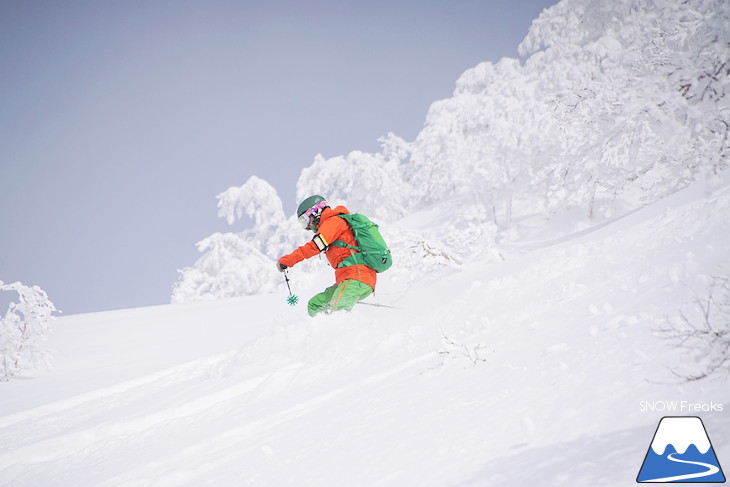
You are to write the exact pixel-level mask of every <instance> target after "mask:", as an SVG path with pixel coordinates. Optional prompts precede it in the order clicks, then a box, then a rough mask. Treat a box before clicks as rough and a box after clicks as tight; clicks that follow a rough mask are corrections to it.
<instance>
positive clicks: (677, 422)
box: [636, 401, 725, 483]
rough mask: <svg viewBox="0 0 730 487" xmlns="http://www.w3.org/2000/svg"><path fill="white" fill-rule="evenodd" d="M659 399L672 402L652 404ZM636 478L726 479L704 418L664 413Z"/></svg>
mask: <svg viewBox="0 0 730 487" xmlns="http://www.w3.org/2000/svg"><path fill="white" fill-rule="evenodd" d="M655 402H656V403H658V404H672V402H671V401H669V402H665V401H652V402H651V404H654V403H655ZM682 402H683V401H680V402H679V404H680V405H681V403H682ZM690 404H691V403H690ZM647 406H648V404H647ZM662 407H664V406H662ZM720 410H721V409H720ZM636 482H638V483H645V482H652V483H655V482H682V483H695V482H702V483H724V482H725V474H724V473H723V471H722V467H720V462H719V461H718V460H717V455H715V449H714V448H713V447H712V443H710V437H709V436H708V435H707V430H706V429H705V425H704V424H703V423H702V420H701V419H700V418H699V417H697V416H665V417H663V418H662V419H661V421H659V425H658V426H657V429H656V432H655V433H654V437H653V438H652V440H651V444H650V445H649V449H648V450H647V452H646V456H645V457H644V462H643V463H642V464H641V469H640V470H639V475H637V477H636Z"/></svg>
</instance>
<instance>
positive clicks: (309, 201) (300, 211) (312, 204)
mask: <svg viewBox="0 0 730 487" xmlns="http://www.w3.org/2000/svg"><path fill="white" fill-rule="evenodd" d="M328 206H329V205H328V204H327V200H325V199H324V196H320V195H318V194H316V195H314V196H310V197H309V198H306V199H305V200H304V201H302V202H301V203H300V204H299V207H298V208H297V218H298V219H299V223H300V224H301V225H302V227H303V228H307V227H309V217H310V216H312V215H314V227H316V226H318V225H319V217H320V215H321V214H322V210H323V209H324V208H327V207H328Z"/></svg>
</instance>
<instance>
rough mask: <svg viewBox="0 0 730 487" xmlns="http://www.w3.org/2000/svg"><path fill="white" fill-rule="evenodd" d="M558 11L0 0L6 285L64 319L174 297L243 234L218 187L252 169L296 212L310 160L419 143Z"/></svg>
mask: <svg viewBox="0 0 730 487" xmlns="http://www.w3.org/2000/svg"><path fill="white" fill-rule="evenodd" d="M554 3H557V2H556V0H449V1H446V0H440V1H437V0H407V1H402V0H391V1H368V2H363V1H342V0H333V1H309V2H307V1H267V2H263V1H262V2H254V1H243V0H239V1H234V0H229V1H225V0H198V1H192V0H189V1H186V0H177V1H172V0H163V1H154V0H153V1H150V0H134V1H132V0H117V1H112V0H89V1H79V0H65V1H56V0H33V1H26V0H0V280H2V281H5V282H6V283H8V282H13V281H18V280H19V281H21V282H22V283H23V284H26V285H38V286H40V287H41V288H42V289H44V290H45V291H46V292H47V293H48V296H49V298H50V299H51V301H53V302H54V303H55V305H56V307H57V308H59V309H61V310H63V312H64V313H65V314H75V313H84V312H91V311H103V310H111V309H121V308H131V307H138V306H148V305H155V304H166V303H169V300H170V294H171V290H172V285H173V283H174V282H175V281H176V280H177V276H178V274H177V270H178V269H182V268H183V267H186V266H190V265H192V264H193V263H194V262H195V261H196V260H197V259H198V258H199V257H200V253H199V252H198V251H197V249H196V248H195V243H196V242H198V241H199V240H201V239H203V238H205V237H207V236H208V235H210V234H212V233H214V232H217V231H223V232H227V231H241V230H242V229H243V226H242V225H243V224H244V223H243V222H238V223H236V224H234V225H233V226H229V225H228V224H227V223H226V222H225V220H223V219H222V218H219V217H218V216H217V208H216V195H217V194H218V193H220V192H222V191H224V190H226V189H227V188H228V187H230V186H240V185H241V184H243V183H244V182H245V181H246V180H247V179H248V178H249V176H251V175H256V176H259V177H261V178H263V179H266V180H267V181H268V182H269V183H271V184H272V185H273V186H274V187H275V188H276V189H277V191H278V192H279V196H280V197H281V198H282V201H283V202H284V205H285V210H286V211H291V212H292V213H293V212H294V210H295V208H296V203H297V202H296V201H295V200H294V199H295V184H296V180H297V178H298V176H299V172H300V171H301V169H302V168H304V167H307V166H309V165H311V163H312V161H313V159H314V157H315V155H317V154H318V153H321V154H322V155H323V156H325V157H327V158H329V157H334V156H338V155H345V154H347V153H349V152H351V151H353V150H363V151H366V152H378V151H379V150H380V147H379V144H378V141H377V140H378V138H380V137H381V136H384V135H386V134H387V133H388V132H394V133H395V134H396V135H398V136H400V137H402V138H404V139H405V140H408V141H411V140H413V139H414V138H415V136H416V135H417V134H418V132H419V131H420V129H421V128H422V127H423V123H424V120H425V116H426V112H427V110H428V107H429V105H430V104H431V103H432V102H434V101H436V100H439V99H443V98H448V97H450V96H451V95H452V92H453V89H454V84H455V82H456V80H457V78H458V77H459V75H461V73H463V72H464V71H465V70H466V69H468V68H471V67H473V66H475V65H477V64H478V63H480V62H482V61H492V62H496V61H498V60H499V59H500V58H502V57H513V58H516V57H518V54H517V46H518V45H519V43H520V41H521V40H522V39H523V38H524V37H525V35H526V34H527V31H528V29H529V26H530V23H531V22H532V20H533V19H534V18H536V17H537V16H538V15H539V13H540V12H541V11H542V10H543V9H544V8H546V7H549V6H550V5H552V4H554ZM302 243H304V242H302ZM272 271H273V272H276V271H275V269H274V268H273V266H272ZM0 303H2V300H0ZM5 306H6V305H5ZM3 312H4V308H3V309H0V313H3Z"/></svg>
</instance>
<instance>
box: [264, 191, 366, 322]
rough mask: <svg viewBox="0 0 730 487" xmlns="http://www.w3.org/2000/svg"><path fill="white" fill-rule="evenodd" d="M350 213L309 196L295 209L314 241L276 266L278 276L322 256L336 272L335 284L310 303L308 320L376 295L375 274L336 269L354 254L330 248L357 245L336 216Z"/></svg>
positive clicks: (347, 267) (348, 267) (353, 267)
mask: <svg viewBox="0 0 730 487" xmlns="http://www.w3.org/2000/svg"><path fill="white" fill-rule="evenodd" d="M349 213H350V212H349V211H348V210H347V208H345V207H344V206H337V207H335V208H334V209H332V208H330V207H329V205H328V204H327V201H326V200H325V198H324V197H322V196H320V195H314V196H310V197H309V198H307V199H305V200H304V201H302V203H301V204H300V205H299V208H297V217H298V218H299V223H300V224H301V225H302V227H303V228H305V229H307V230H311V231H312V232H313V233H314V234H315V235H314V238H313V239H312V240H310V241H309V242H307V243H306V244H304V245H302V246H301V247H299V248H297V249H296V250H294V252H292V253H291V254H288V255H285V256H283V257H281V258H280V259H279V260H278V261H277V262H276V268H277V269H278V270H279V272H283V271H284V269H287V268H289V267H293V266H294V265H296V264H297V263H299V262H301V261H303V260H304V259H308V258H310V257H314V256H315V255H317V254H319V253H320V252H323V251H324V252H325V255H326V256H327V260H328V261H329V263H330V265H331V266H332V267H333V268H334V269H335V284H334V285H333V286H330V287H328V288H326V289H325V290H324V291H322V292H321V293H319V294H315V295H314V296H313V297H312V298H311V299H310V300H309V303H308V304H307V311H308V312H309V315H310V316H315V315H316V314H317V313H320V312H326V313H330V312H332V311H336V310H347V311H350V310H351V309H352V308H353V307H354V306H355V303H357V302H358V301H361V300H363V299H365V298H367V297H368V296H370V295H371V294H372V293H373V292H374V291H375V281H376V276H377V273H376V272H375V270H373V269H371V268H370V267H367V266H366V265H362V264H360V265H344V266H343V267H339V265H340V264H341V263H342V261H343V260H345V259H346V258H348V257H350V256H351V255H352V254H355V253H357V251H356V250H353V249H352V248H348V247H345V246H336V245H332V243H334V242H337V241H341V242H343V243H345V244H347V245H351V246H354V245H356V244H357V243H356V241H355V236H354V234H353V232H352V230H351V229H350V226H349V225H348V224H347V222H346V221H345V220H344V219H342V218H339V217H338V216H337V215H348V214H349Z"/></svg>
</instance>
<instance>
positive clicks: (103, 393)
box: [0, 350, 239, 431]
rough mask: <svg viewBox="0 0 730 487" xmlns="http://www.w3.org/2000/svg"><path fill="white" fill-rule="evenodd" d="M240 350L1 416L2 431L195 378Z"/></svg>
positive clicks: (0, 428) (0, 425)
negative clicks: (154, 386) (166, 382)
mask: <svg viewBox="0 0 730 487" xmlns="http://www.w3.org/2000/svg"><path fill="white" fill-rule="evenodd" d="M238 353H239V350H232V351H229V352H225V353H222V354H216V355H211V356H208V357H204V358H200V359H197V360H193V361H191V362H187V363H184V364H181V365H176V366H174V367H170V368H167V369H164V370H161V371H159V372H156V373H154V374H150V375H146V376H142V377H137V378H135V379H132V380H128V381H124V382H120V383H118V384H115V385H113V386H109V387H104V388H101V389H98V390H95V391H92V392H86V393H84V394H79V395H77V396H72V397H69V398H67V399H62V400H60V401H55V402H52V403H50V404H46V405H44V406H39V407H36V408H33V409H29V410H27V411H22V412H17V413H13V414H9V415H7V416H5V417H0V431H2V429H3V428H7V427H9V426H12V425H14V424H16V423H19V422H21V421H27V420H32V419H38V418H41V417H43V416H48V415H51V414H56V413H59V412H61V411H65V410H68V409H74V408H77V407H79V406H82V405H83V404H86V403H89V402H92V401H96V400H99V399H105V398H109V397H112V396H118V395H122V394H125V393H127V392H129V391H130V390H133V389H138V388H141V387H144V386H146V385H148V384H152V383H154V382H158V381H161V380H164V379H168V378H174V377H180V376H182V377H184V378H185V379H191V378H195V377H199V376H203V375H206V374H207V373H208V372H209V370H210V368H211V367H212V366H214V365H217V364H220V363H225V362H226V361H228V360H231V359H233V358H234V357H235V356H236V354H238Z"/></svg>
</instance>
